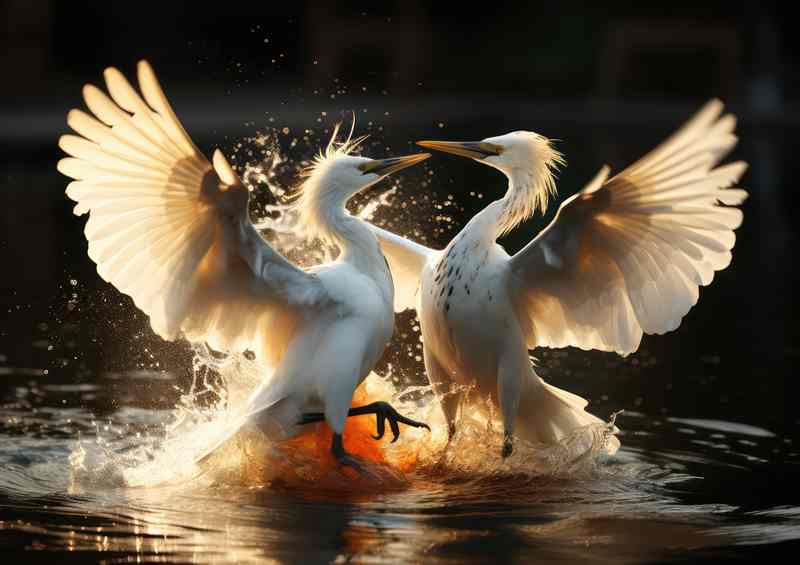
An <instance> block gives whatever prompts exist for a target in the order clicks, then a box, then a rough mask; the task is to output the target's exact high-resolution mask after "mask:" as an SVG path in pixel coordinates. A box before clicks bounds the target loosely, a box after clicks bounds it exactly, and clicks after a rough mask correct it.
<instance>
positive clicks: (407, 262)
mask: <svg viewBox="0 0 800 565" xmlns="http://www.w3.org/2000/svg"><path fill="white" fill-rule="evenodd" d="M370 228H372V231H373V232H374V233H375V236H376V237H377V238H378V243H379V244H380V246H381V251H382V252H383V255H384V257H386V262H387V263H388V264H389V270H390V271H391V272H392V280H393V281H394V310H395V312H402V311H403V310H407V309H416V307H417V294H418V290H419V284H420V277H421V276H422V269H423V268H424V267H425V263H426V262H427V261H428V260H429V259H430V258H431V256H432V255H434V254H436V253H438V251H435V250H433V249H430V248H429V247H425V246H424V245H420V244H419V243H416V242H413V241H411V240H410V239H406V238H404V237H402V236H399V235H397V234H394V233H392V232H390V231H387V230H385V229H383V228H379V227H378V226H375V225H372V224H370Z"/></svg>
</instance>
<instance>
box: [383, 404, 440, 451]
mask: <svg viewBox="0 0 800 565" xmlns="http://www.w3.org/2000/svg"><path fill="white" fill-rule="evenodd" d="M370 407H371V408H374V411H375V419H376V435H374V436H372V437H373V438H374V439H376V440H378V439H381V438H383V436H384V434H385V433H386V421H387V420H388V421H389V427H390V428H391V430H392V436H393V437H392V443H394V442H396V441H397V439H398V438H399V437H400V425H399V424H405V425H406V426H411V427H412V428H425V429H426V430H428V431H431V429H430V427H429V426H428V424H425V423H423V422H417V421H416V420H412V419H411V418H406V417H405V416H403V415H402V414H400V413H399V412H398V411H397V410H395V409H394V408H393V407H392V405H391V404H389V403H387V402H374V403H373V404H371V405H370Z"/></svg>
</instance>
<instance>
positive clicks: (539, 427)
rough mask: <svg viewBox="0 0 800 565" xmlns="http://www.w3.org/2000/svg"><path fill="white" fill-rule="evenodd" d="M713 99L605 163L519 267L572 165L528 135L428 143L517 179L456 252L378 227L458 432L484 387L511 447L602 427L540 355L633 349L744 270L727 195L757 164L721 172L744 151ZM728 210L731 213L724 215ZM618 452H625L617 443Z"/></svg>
mask: <svg viewBox="0 0 800 565" xmlns="http://www.w3.org/2000/svg"><path fill="white" fill-rule="evenodd" d="M722 108H723V107H722V104H721V103H720V102H719V101H716V100H714V101H711V102H709V103H708V104H707V105H706V106H705V107H703V108H702V109H701V111H700V112H699V113H698V114H697V115H696V116H695V117H694V118H692V119H691V120H690V121H689V122H688V123H687V124H685V125H684V126H683V127H682V128H681V129H680V130H679V131H678V132H676V133H675V134H674V135H673V136H672V137H670V138H669V139H668V140H667V141H665V142H664V143H663V144H662V145H660V146H659V147H658V148H656V149H655V150H653V151H652V152H650V153H649V154H647V155H646V156H644V157H643V158H642V159H640V160H639V161H637V162H636V163H634V164H633V165H631V166H630V167H628V168H627V169H625V170H623V171H622V172H621V173H619V174H618V175H616V176H614V177H612V178H609V168H608V167H607V166H605V167H603V168H602V169H601V170H600V172H599V173H598V174H597V176H596V177H595V178H594V179H593V180H592V181H591V182H590V183H589V184H588V185H587V186H586V187H585V188H584V189H583V190H581V191H580V192H579V193H578V194H576V195H574V196H572V197H571V198H568V199H567V200H566V201H565V202H564V203H563V204H562V205H561V207H560V208H559V211H558V213H557V214H556V217H555V219H554V220H553V221H552V222H551V223H550V225H549V226H547V227H546V228H545V229H544V230H543V231H542V232H541V233H540V234H539V235H538V236H537V237H536V238H534V239H533V240H532V241H531V242H530V243H529V244H528V245H527V246H525V248H524V249H522V250H521V251H520V252H518V253H517V254H516V255H514V256H513V257H510V256H509V255H508V254H507V253H506V252H505V250H504V249H503V248H502V247H501V246H500V245H498V244H497V243H496V240H497V238H498V237H500V236H501V235H503V234H505V233H506V232H508V231H509V230H511V229H513V228H514V227H515V226H517V225H518V224H519V223H521V222H522V221H524V220H525V219H527V218H529V217H530V216H532V215H533V213H534V212H535V211H536V210H537V209H538V210H541V212H542V213H544V211H545V209H546V207H547V200H548V197H550V196H551V195H552V194H553V193H554V192H555V180H554V171H555V169H556V167H557V166H558V165H561V164H563V159H562V157H561V155H560V154H559V153H558V152H557V151H555V150H554V149H553V148H552V146H551V143H550V142H549V141H548V140H547V139H546V138H544V137H542V136H541V135H537V134H535V133H531V132H526V131H517V132H513V133H509V134H507V135H502V136H499V137H492V138H488V139H484V140H483V141H480V142H445V141H421V142H419V145H421V146H423V147H426V148H430V149H437V150H440V151H446V152H449V153H454V154H456V155H461V156H465V157H469V158H471V159H474V160H476V161H478V162H479V163H483V164H485V165H489V166H491V167H494V168H496V169H498V170H500V171H501V172H502V173H503V174H505V175H506V177H507V178H508V191H507V192H506V194H505V196H504V197H503V198H501V199H499V200H497V201H495V202H492V203H491V204H489V205H488V206H487V207H486V208H485V209H484V210H482V211H481V212H479V213H478V214H477V215H476V216H475V217H474V218H472V220H471V221H470V222H469V223H468V224H467V225H466V226H465V227H464V229H463V230H461V232H460V233H459V234H458V235H456V237H454V238H453V240H452V241H451V242H450V243H449V244H448V245H447V247H446V248H445V249H444V250H441V251H434V250H432V249H429V248H427V247H424V246H422V245H418V244H416V243H414V242H411V241H409V240H407V239H404V238H402V237H399V236H397V235H395V234H392V233H390V232H388V231H386V230H383V229H380V228H374V229H375V231H376V233H377V234H378V237H379V240H380V242H381V246H382V248H383V251H384V254H385V255H386V256H387V259H388V261H389V264H390V266H391V269H392V272H393V274H394V277H395V287H396V293H395V302H396V309H398V310H402V309H404V308H413V307H416V308H417V311H418V313H419V317H420V321H421V326H422V328H421V329H422V336H423V342H424V343H423V345H424V356H425V367H426V370H427V373H428V377H429V378H430V381H431V383H432V384H433V385H434V387H435V389H436V390H437V394H438V395H439V397H440V401H441V406H442V409H443V411H444V414H445V417H446V419H447V421H448V423H449V426H450V430H449V431H450V437H451V438H452V434H453V433H454V431H455V427H454V426H455V421H456V416H457V414H456V413H457V410H458V405H459V395H458V394H452V393H449V392H448V391H449V389H451V388H453V387H451V386H450V385H452V384H454V383H455V384H460V385H468V384H471V383H475V384H476V385H477V388H478V390H479V391H480V392H481V393H482V394H483V395H486V396H491V397H492V399H493V400H494V401H495V402H497V403H498V404H499V407H500V410H501V412H502V418H503V425H504V432H505V440H504V446H503V454H504V456H507V455H509V454H511V452H512V450H513V443H512V441H513V437H514V435H515V434H516V435H518V436H520V437H522V438H524V439H527V440H531V441H537V442H546V443H552V442H556V441H557V440H559V439H560V438H562V437H564V436H565V435H566V434H568V433H570V432H571V431H573V430H575V429H576V428H578V427H580V426H584V425H587V424H590V423H593V422H600V420H599V419H598V418H596V417H594V416H592V415H591V414H589V413H587V412H585V411H584V408H585V407H586V405H587V401H586V400H584V399H583V398H581V397H579V396H577V395H575V394H572V393H569V392H567V391H564V390H560V389H558V388H556V387H554V386H552V385H550V384H547V383H545V382H544V381H543V380H542V379H541V378H540V377H539V376H537V374H536V372H535V370H534V367H533V366H532V363H531V361H530V358H529V355H528V350H529V349H533V348H535V347H565V346H570V345H571V346H574V347H579V348H581V349H599V350H602V351H616V352H617V353H619V354H622V355H626V354H629V353H631V352H633V351H635V350H636V349H637V348H638V347H639V343H640V341H641V338H642V334H643V333H649V334H662V333H665V332H668V331H671V330H674V329H675V328H677V327H678V325H679V324H680V322H681V319H682V318H683V316H684V315H685V314H686V313H687V312H688V311H689V309H690V308H691V307H692V306H693V305H694V304H695V303H696V302H697V298H698V293H699V290H698V287H699V286H701V285H707V284H709V283H710V282H711V279H712V277H713V275H714V271H718V270H721V269H724V268H725V267H726V266H727V265H728V264H729V263H730V261H731V249H732V248H733V245H734V240H735V237H734V233H733V230H734V229H736V228H737V227H738V226H739V225H740V224H741V222H742V212H741V211H740V210H739V209H737V208H734V207H732V206H735V205H738V204H740V203H741V202H742V201H743V200H744V199H745V198H746V196H747V193H746V192H745V191H744V190H741V189H730V188H728V187H730V186H731V185H732V184H733V183H735V182H736V181H737V180H738V179H739V177H740V176H741V175H742V173H743V172H744V170H745V169H746V164H745V163H742V162H737V163H731V164H728V165H724V166H717V164H718V163H719V162H720V160H721V159H722V158H723V157H724V156H725V155H726V154H727V153H728V152H729V151H730V150H731V149H732V148H733V147H734V145H735V144H736V137H735V136H734V135H733V130H734V126H735V119H734V117H733V116H732V115H725V116H722V117H720V116H721V112H722ZM720 204H724V205H727V206H722V205H720ZM614 441H615V442H616V443H615V445H613V446H611V447H610V449H611V450H616V448H617V447H618V446H619V443H618V442H617V441H616V438H614Z"/></svg>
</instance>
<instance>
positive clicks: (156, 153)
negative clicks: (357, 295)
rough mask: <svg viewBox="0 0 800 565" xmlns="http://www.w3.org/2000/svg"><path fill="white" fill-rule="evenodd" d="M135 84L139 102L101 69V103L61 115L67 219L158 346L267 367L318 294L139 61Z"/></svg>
mask: <svg viewBox="0 0 800 565" xmlns="http://www.w3.org/2000/svg"><path fill="white" fill-rule="evenodd" d="M138 76H139V85H140V88H141V95H140V94H139V93H138V92H137V91H136V89H134V87H133V86H131V84H130V83H129V82H128V80H127V79H126V78H125V77H124V75H123V74H122V73H120V72H119V71H118V70H116V69H113V68H110V69H106V71H105V73H104V77H105V81H106V86H107V88H108V92H109V95H110V96H109V95H106V94H105V93H104V92H103V91H101V90H100V89H99V88H97V87H94V86H91V85H87V86H86V87H84V89H83V94H84V100H85V102H86V105H87V107H88V108H89V110H90V111H91V113H92V114H93V115H90V114H87V113H86V112H84V111H82V110H72V111H70V112H69V114H68V115H67V123H68V124H69V126H70V127H71V128H72V129H73V130H74V131H75V133H76V134H77V135H64V136H62V137H61V139H60V140H59V145H60V147H61V148H62V149H63V150H64V152H65V153H67V154H68V155H69V157H66V158H64V159H62V160H61V161H59V163H58V170H59V171H61V172H62V173H63V174H65V175H66V176H69V177H71V178H73V179H76V180H74V181H73V182H71V183H70V184H69V185H68V187H67V190H66V194H67V196H69V197H70V198H71V199H73V200H74V201H76V202H77V205H76V206H75V213H76V214H79V215H80V214H84V213H87V212H88V213H89V220H88V221H87V223H86V227H85V229H84V233H85V235H86V239H87V240H88V243H89V249H88V253H89V257H90V258H91V259H92V260H93V261H95V263H96V264H97V272H98V274H99V275H100V276H101V277H102V278H103V279H104V280H106V281H108V282H110V283H112V284H113V285H114V286H116V287H117V288H118V289H119V290H120V291H122V292H124V293H126V294H128V295H130V296H131V297H132V298H133V300H134V303H135V304H136V305H137V306H138V307H139V308H140V309H142V310H143V311H144V312H145V313H146V314H147V315H148V316H149V317H150V323H151V325H152V327H153V330H154V331H155V332H156V333H158V334H159V335H160V336H162V337H163V338H165V339H174V338H175V337H177V336H178V335H179V334H180V333H182V334H183V335H185V336H186V337H188V338H190V339H193V340H198V341H199V340H202V341H207V342H208V343H210V344H211V345H212V347H216V348H219V349H251V350H253V351H255V352H256V353H257V354H258V355H260V356H261V358H262V360H263V361H265V362H266V363H267V364H274V363H275V362H276V361H277V359H278V358H279V356H280V354H281V352H282V351H283V349H284V348H285V347H286V345H287V343H288V340H289V339H290V338H291V336H292V332H293V331H294V328H295V327H296V325H297V324H298V323H299V320H300V318H301V316H302V311H303V309H305V308H311V307H314V306H318V305H320V304H322V303H324V302H325V301H327V300H329V298H328V296H327V293H326V292H325V290H324V288H323V287H322V285H321V283H320V281H319V279H318V278H317V277H316V275H314V274H312V273H308V272H305V271H303V270H301V269H299V268H297V267H296V266H294V265H292V264H291V263H289V262H288V261H287V260H286V259H285V258H284V257H282V256H281V255H280V254H279V253H277V252H276V251H275V250H274V249H272V247H270V246H269V244H268V243H267V242H266V241H264V240H263V238H261V236H260V234H258V232H257V231H256V230H255V228H254V227H253V226H252V224H251V223H250V222H249V219H248V218H247V210H246V200H247V199H246V192H245V193H243V192H242V191H246V189H245V188H244V187H243V186H242V185H241V183H240V182H239V179H238V178H237V177H236V175H235V173H234V172H233V170H232V169H231V167H230V165H229V164H228V162H227V161H226V160H225V157H224V156H223V155H222V153H221V152H219V151H217V152H216V153H215V154H214V159H213V165H212V163H209V161H208V160H207V159H206V158H205V157H204V156H203V155H202V153H201V152H200V151H199V150H198V149H197V147H196V146H195V144H194V143H193V142H192V140H191V138H189V136H188V134H187V133H186V131H185V130H184V128H183V126H182V125H181V123H180V122H179V121H178V118H177V117H176V115H175V113H174V111H173V110H172V107H171V106H170V104H169V102H168V101H167V98H166V96H165V95H164V92H163V90H162V89H161V86H160V85H159V83H158V80H157V79H156V76H155V73H154V72H153V70H152V68H151V67H150V65H149V64H147V63H146V62H144V61H143V62H140V63H139V66H138ZM237 193H238V194H237ZM243 194H244V195H245V197H244V198H243V199H242V198H241V196H242V195H243ZM235 197H238V200H237V201H236V202H240V201H241V202H243V203H244V204H243V205H242V206H241V208H240V209H238V212H237V214H239V215H238V216H234V217H233V218H232V217H231V215H230V213H229V210H228V209H227V208H226V211H225V212H224V213H223V210H222V205H223V203H225V202H227V201H226V200H225V199H231V198H235Z"/></svg>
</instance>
